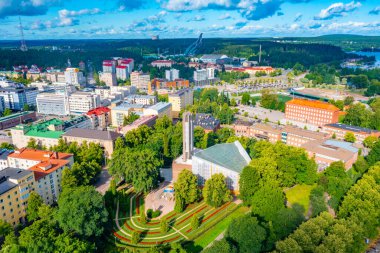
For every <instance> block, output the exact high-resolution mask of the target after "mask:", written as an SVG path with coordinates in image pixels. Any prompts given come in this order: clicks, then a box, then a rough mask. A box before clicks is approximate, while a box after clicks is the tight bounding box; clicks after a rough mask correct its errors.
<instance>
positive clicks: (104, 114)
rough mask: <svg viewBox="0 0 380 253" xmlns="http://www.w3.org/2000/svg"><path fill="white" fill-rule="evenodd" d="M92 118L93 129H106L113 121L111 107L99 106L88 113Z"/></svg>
mask: <svg viewBox="0 0 380 253" xmlns="http://www.w3.org/2000/svg"><path fill="white" fill-rule="evenodd" d="M86 115H87V117H89V118H90V120H91V124H92V129H98V130H105V129H107V127H108V126H109V125H110V123H111V109H109V108H107V107H98V108H95V109H92V110H90V111H88V112H87V113H86Z"/></svg>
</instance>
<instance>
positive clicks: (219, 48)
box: [0, 39, 348, 69]
mask: <svg viewBox="0 0 380 253" xmlns="http://www.w3.org/2000/svg"><path fill="white" fill-rule="evenodd" d="M193 41H194V39H170V40H169V39H168V40H158V41H152V40H47V41H30V42H29V41H27V44H28V45H29V47H30V50H29V51H27V52H21V51H19V50H17V49H16V48H17V47H18V42H16V41H13V42H9V41H2V42H0V48H2V49H0V68H4V69H10V68H11V67H12V66H14V65H21V64H27V65H31V64H37V65H38V66H41V67H47V66H56V67H59V68H63V67H65V66H66V62H67V60H68V59H70V60H71V62H72V64H73V65H74V66H76V65H77V64H78V63H79V61H87V60H90V61H92V62H93V64H94V66H95V68H96V69H100V67H101V61H102V60H103V59H107V58H109V57H114V56H121V57H132V58H134V59H135V60H136V61H137V63H140V62H141V61H142V54H152V53H156V52H157V51H158V49H159V50H160V52H161V53H164V54H167V55H169V54H178V53H181V52H182V53H183V52H184V51H185V49H186V47H187V46H188V45H190V44H191V43H192V42H193ZM260 45H261V46H262V60H263V62H262V64H264V65H272V66H275V67H284V68H290V67H293V66H294V64H295V63H297V62H299V63H301V64H302V65H304V66H306V67H309V66H311V65H315V64H319V63H339V62H340V61H341V60H343V59H344V58H346V57H348V55H347V54H345V53H344V52H343V50H342V49H341V48H339V47H335V46H331V45H324V44H311V43H307V44H306V43H284V42H273V41H269V40H266V39H205V40H204V43H203V47H202V48H201V50H200V51H199V55H201V54H204V53H222V54H227V55H228V56H230V57H233V56H235V57H244V58H247V59H250V60H258V55H259V47H260ZM52 46H57V47H58V48H59V49H60V50H52Z"/></svg>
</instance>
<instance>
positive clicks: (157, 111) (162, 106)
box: [144, 102, 172, 119]
mask: <svg viewBox="0 0 380 253" xmlns="http://www.w3.org/2000/svg"><path fill="white" fill-rule="evenodd" d="M144 115H145V116H147V115H156V116H157V117H158V118H162V117H164V116H167V117H168V118H169V119H172V104H171V103H166V102H159V103H157V104H155V105H152V106H150V107H148V108H146V109H144Z"/></svg>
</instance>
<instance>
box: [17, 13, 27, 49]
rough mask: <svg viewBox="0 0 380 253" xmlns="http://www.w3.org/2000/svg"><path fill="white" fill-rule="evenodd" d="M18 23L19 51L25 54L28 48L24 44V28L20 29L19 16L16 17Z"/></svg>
mask: <svg viewBox="0 0 380 253" xmlns="http://www.w3.org/2000/svg"><path fill="white" fill-rule="evenodd" d="M18 21H19V29H20V36H21V46H20V50H21V51H23V52H26V51H28V47H27V46H26V43H25V38H24V28H23V27H22V24H21V17H20V16H18Z"/></svg>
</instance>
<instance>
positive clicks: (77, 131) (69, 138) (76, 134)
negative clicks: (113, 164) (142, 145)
mask: <svg viewBox="0 0 380 253" xmlns="http://www.w3.org/2000/svg"><path fill="white" fill-rule="evenodd" d="M121 136H122V135H121V134H118V133H116V132H113V131H102V130H94V129H81V128H73V129H71V130H69V131H68V132H67V133H65V134H63V135H62V138H63V139H64V140H65V141H66V142H67V143H71V142H77V143H78V144H79V145H81V144H82V143H83V142H87V143H96V144H100V146H101V147H102V148H104V153H105V156H107V157H111V155H112V152H113V149H114V145H115V141H116V139H117V138H118V137H121Z"/></svg>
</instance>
